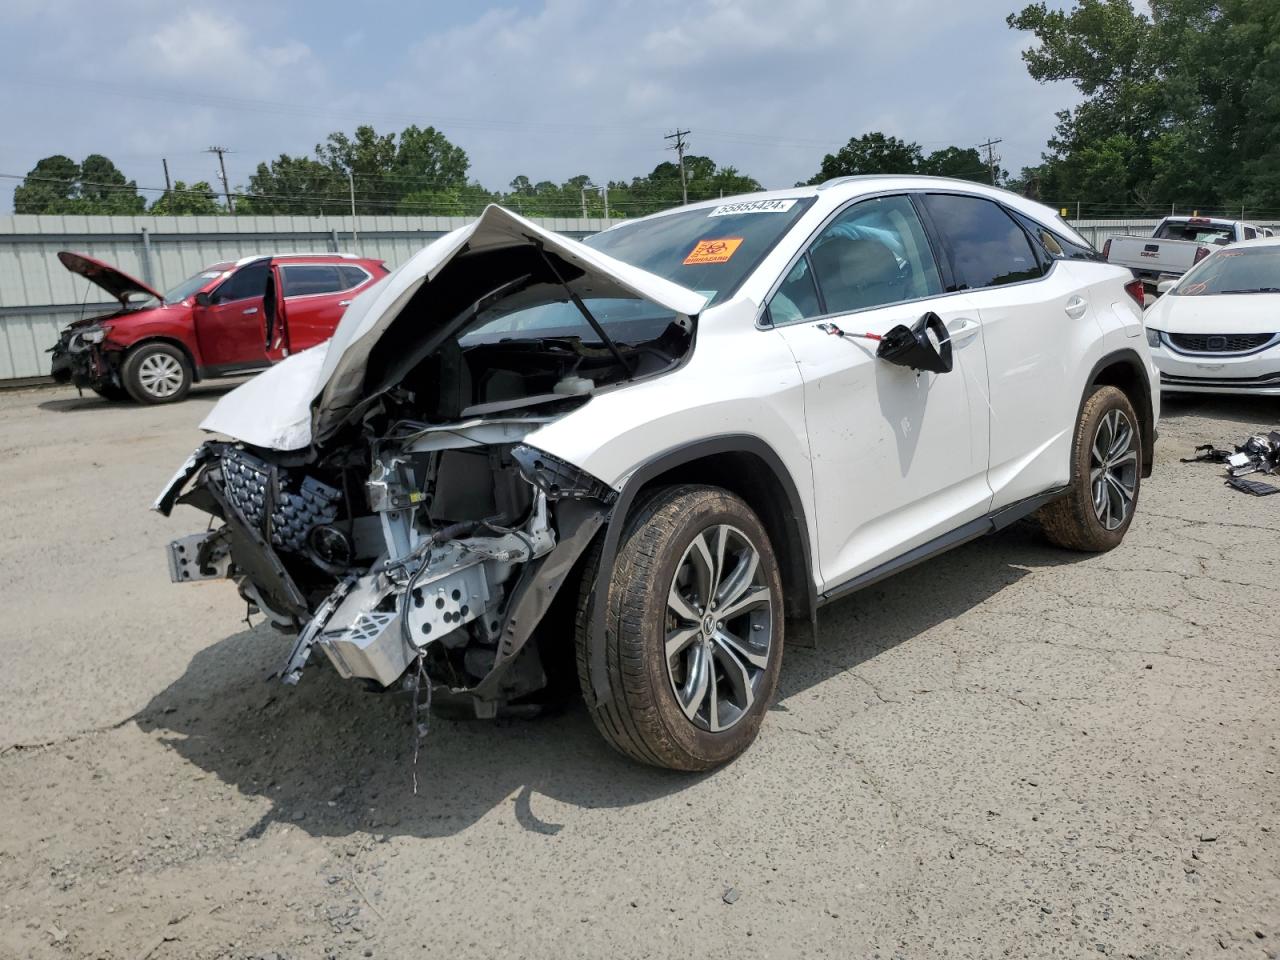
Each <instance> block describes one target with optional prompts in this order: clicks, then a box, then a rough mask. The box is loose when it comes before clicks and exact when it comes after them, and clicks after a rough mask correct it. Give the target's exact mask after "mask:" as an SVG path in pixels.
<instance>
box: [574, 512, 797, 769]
mask: <svg viewBox="0 0 1280 960" xmlns="http://www.w3.org/2000/svg"><path fill="white" fill-rule="evenodd" d="M596 549H597V554H596V556H595V557H594V558H593V559H594V560H595V561H597V563H594V564H592V565H591V566H589V568H588V570H587V572H586V574H585V575H584V577H583V583H582V595H581V602H580V604H579V615H578V624H577V653H578V677H579V681H580V683H581V684H582V689H583V694H584V696H585V697H586V700H587V702H588V704H591V703H593V701H594V697H593V695H592V692H591V682H590V676H589V653H588V651H589V647H590V643H589V640H590V636H589V633H590V620H591V611H592V605H593V604H594V603H604V604H606V607H605V636H604V643H605V652H606V664H607V669H608V675H609V687H610V690H611V693H612V697H611V699H610V700H609V702H607V703H604V704H600V705H597V706H594V707H592V708H591V714H592V719H593V720H594V721H595V724H596V727H597V729H599V731H600V733H601V734H602V735H603V736H604V738H605V739H606V740H608V741H609V743H610V744H611V745H613V746H614V747H615V748H616V749H618V750H619V751H621V752H622V753H624V754H626V755H627V756H629V757H632V758H634V759H636V760H640V761H642V762H644V763H649V764H652V765H654V766H659V767H667V768H669V769H673V770H707V769H710V768H711V767H715V766H719V765H720V764H723V763H726V762H728V761H729V760H732V759H733V758H734V757H736V756H738V754H740V753H742V751H744V750H745V749H746V748H747V747H748V746H749V745H750V744H751V742H752V741H753V740H754V739H755V737H756V733H757V731H758V730H759V729H760V723H761V721H762V720H763V718H764V714H765V711H766V710H767V709H768V706H769V702H770V701H771V699H772V698H773V693H774V690H775V688H776V686H777V682H778V671H779V669H780V666H781V663H782V644H783V636H782V633H783V622H784V619H785V616H784V610H783V596H782V580H781V576H780V574H779V572H778V564H777V560H776V559H775V557H774V553H773V547H772V545H771V544H770V542H769V537H768V534H767V533H766V532H765V530H764V527H763V525H762V524H761V523H760V520H759V518H757V517H756V515H755V513H753V512H752V510H751V508H750V507H748V506H747V505H746V503H744V502H743V501H742V500H741V499H739V498H738V497H736V496H734V495H733V494H731V493H729V492H728V491H726V490H722V489H718V488H714V487H704V486H680V487H672V488H668V489H665V490H662V491H660V492H658V493H657V494H656V495H655V496H653V497H652V498H650V499H648V500H646V501H645V502H644V504H643V505H642V506H641V507H640V508H639V509H638V510H637V511H636V513H635V514H633V515H632V517H630V518H629V519H628V521H627V528H626V531H625V532H624V534H623V537H622V542H621V543H620V545H619V549H618V554H617V558H616V560H615V563H614V566H613V569H612V570H600V569H598V560H599V553H598V550H599V548H598V547H597V548H596Z"/></svg>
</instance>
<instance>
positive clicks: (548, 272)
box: [156, 245, 692, 716]
mask: <svg viewBox="0 0 1280 960" xmlns="http://www.w3.org/2000/svg"><path fill="white" fill-rule="evenodd" d="M441 310H445V311H447V312H446V313H445V314H444V315H443V316H442V315H441V313H440V311H441ZM691 345H692V323H691V322H690V320H689V318H688V317H687V316H681V315H678V314H673V313H672V312H670V311H668V310H664V309H663V308H661V307H659V306H657V305H655V304H653V303H651V302H648V301H645V300H643V299H640V298H638V297H635V296H634V295H632V294H630V293H627V292H626V291H624V290H619V289H616V288H612V287H610V286H609V284H608V283H607V282H606V283H604V284H601V283H600V282H599V278H598V277H597V278H593V277H592V276H591V275H590V274H588V273H586V272H584V271H583V270H580V269H576V268H575V267H574V266H573V265H572V264H571V263H570V262H568V261H566V260H561V259H560V258H558V257H556V256H555V255H554V254H550V253H548V252H547V251H545V250H543V249H542V248H541V247H540V246H536V245H524V246H516V247H508V248H505V249H502V250H498V251H494V250H487V251H483V252H475V253H464V254H463V255H462V256H460V257H458V258H457V259H456V260H455V261H453V262H452V263H450V264H449V266H448V268H447V269H446V270H445V271H444V272H442V273H441V275H440V276H439V277H438V278H437V279H436V281H435V282H434V283H432V284H429V285H427V286H424V287H423V288H421V289H420V290H418V291H417V293H416V295H415V296H414V297H413V298H412V299H411V300H409V301H408V303H407V304H406V305H405V306H404V308H403V311H402V312H401V314H400V315H399V316H398V317H397V318H395V319H394V320H393V321H392V322H391V323H390V325H389V327H388V329H387V331H386V332H385V333H384V334H383V336H382V338H381V339H380V340H379V341H378V342H377V343H376V345H375V346H374V347H373V349H372V351H371V353H370V357H369V362H368V368H367V372H366V374H365V389H364V390H363V391H361V399H360V402H358V403H356V404H354V405H352V406H351V407H350V408H348V409H345V410H344V411H342V420H341V423H340V426H339V427H338V428H337V429H336V430H334V431H331V433H330V435H328V436H327V437H326V438H325V439H324V441H323V442H321V443H313V444H312V445H311V446H309V447H307V448H304V449H299V450H291V451H281V450H272V449H266V448H261V447H256V446H253V445H251V444H249V443H245V442H241V441H225V442H224V441H220V440H211V441H208V442H206V443H205V444H204V445H203V446H201V447H200V448H199V449H198V450H197V451H196V452H195V453H194V454H193V455H192V457H191V458H190V459H189V460H188V461H187V463H186V464H185V465H184V467H183V468H182V469H181V470H180V471H179V472H178V474H177V475H176V476H175V477H174V479H173V481H172V482H171V483H170V485H169V486H168V488H167V489H166V490H165V491H164V493H162V494H161V496H160V499H159V500H158V501H157V503H156V509H158V510H159V511H160V512H162V513H165V514H166V515H167V514H168V513H169V512H170V511H171V510H172V508H173V506H174V505H175V504H176V503H184V504H188V505H190V506H193V507H196V508H198V509H200V510H203V511H205V512H207V513H209V514H211V515H212V516H213V517H215V518H217V520H219V521H221V523H220V524H215V525H214V526H213V527H212V528H211V529H210V530H209V531H207V532H205V533H201V534H195V535H192V536H188V537H184V538H182V539H180V540H176V541H174V542H173V543H172V544H171V545H170V548H169V567H170V574H171V577H172V579H173V580H175V581H177V582H189V581H194V580H205V579H214V578H229V579H231V580H233V581H234V582H235V583H236V584H237V586H238V588H239V592H240V595H241V596H242V597H243V598H244V599H245V600H246V602H247V603H248V604H249V605H250V609H251V610H257V611H260V612H261V613H262V614H263V615H265V616H266V617H267V618H268V619H269V620H270V622H271V623H272V625H273V626H275V627H277V628H279V629H280V630H282V631H285V632H289V633H294V634H296V641H295V642H294V645H293V649H292V650H291V652H290V654H289V656H288V659H287V661H286V663H285V665H284V666H283V668H282V673H281V675H282V678H283V679H284V681H285V682H287V683H296V682H298V679H299V677H300V676H301V673H302V671H303V668H304V667H305V666H306V664H307V663H308V661H309V660H311V659H312V658H313V657H314V656H315V655H316V651H317V649H318V650H319V651H321V652H323V654H324V655H325V656H326V657H327V658H328V660H329V661H330V662H331V663H332V665H333V666H334V668H335V669H336V670H337V671H338V673H339V674H340V675H341V676H343V677H347V678H358V679H361V680H364V681H366V682H367V683H368V685H369V686H370V687H372V688H374V689H386V688H391V687H394V686H396V685H397V684H398V682H400V681H401V680H402V678H404V679H405V682H409V681H411V680H413V678H415V677H420V676H421V675H422V673H423V672H425V674H426V675H427V676H428V677H429V678H430V680H431V682H432V683H433V684H435V685H439V686H442V687H447V688H448V690H450V691H453V692H454V693H455V694H458V695H462V696H464V697H467V698H470V700H471V702H472V704H473V705H474V708H475V712H476V715H477V716H493V715H495V713H496V712H497V711H498V709H499V708H500V707H502V706H504V705H511V704H513V703H516V704H518V703H520V702H521V701H522V700H523V699H524V698H527V697H529V696H530V695H531V694H533V693H535V692H537V691H539V690H540V689H542V688H543V687H545V686H546V685H547V674H546V671H545V670H544V663H543V662H542V658H541V656H540V654H539V645H538V644H536V643H530V642H529V641H530V639H531V638H532V637H534V636H535V633H536V631H537V630H538V628H539V625H540V624H541V623H542V622H543V619H544V615H545V614H546V613H547V611H548V609H549V608H550V607H551V604H552V602H553V600H554V599H555V597H556V595H557V593H558V592H559V589H560V587H561V586H562V585H563V584H564V582H565V580H566V579H567V578H568V576H569V574H570V572H571V571H572V570H573V569H574V566H575V564H576V563H577V562H578V560H579V558H580V557H581V556H582V554H583V552H584V550H585V548H586V547H587V546H588V544H589V543H590V542H591V540H592V538H593V536H594V535H595V534H596V532H597V531H598V530H599V529H600V527H601V525H602V524H603V523H604V522H605V521H606V519H607V518H608V516H609V513H610V509H611V505H612V503H613V501H614V499H615V496H616V492H615V491H614V490H613V489H612V488H611V487H609V486H608V485H607V484H605V483H603V482H601V481H599V480H597V479H595V478H594V477H591V476H590V475H588V474H586V473H585V472H583V471H582V470H580V469H578V468H576V467H574V466H572V465H570V464H568V463H565V462H562V461H559V460H557V459H556V458H554V457H551V456H550V455H548V454H546V453H545V452H543V451H540V450H538V449H537V448H536V447H534V446H532V445H530V444H528V443H525V442H524V440H525V438H526V437H527V436H528V435H529V434H531V433H533V432H534V431H536V430H537V429H539V428H540V427H543V426H545V425H546V424H548V423H550V422H552V421H554V420H557V419H559V418H560V417H563V416H564V415H566V414H567V413H569V412H571V411H572V410H574V409H576V408H578V407H579V406H581V405H582V404H584V403H589V402H590V399H591V396H592V395H593V394H594V393H595V392H597V391H599V390H601V389H609V388H610V387H612V386H615V385H618V384H621V383H624V382H626V381H630V380H633V379H636V378H641V377H647V376H652V375H655V374H659V373H662V372H664V371H666V370H669V369H672V368H673V367H674V366H675V365H676V364H678V363H679V362H680V361H681V360H682V359H683V357H684V356H685V354H686V352H687V351H688V349H689V348H690V347H691ZM317 349H320V348H317ZM565 639H566V638H563V637H561V638H560V640H561V641H564V640H565ZM569 643H570V645H571V640H570V641H569ZM413 682H416V681H413Z"/></svg>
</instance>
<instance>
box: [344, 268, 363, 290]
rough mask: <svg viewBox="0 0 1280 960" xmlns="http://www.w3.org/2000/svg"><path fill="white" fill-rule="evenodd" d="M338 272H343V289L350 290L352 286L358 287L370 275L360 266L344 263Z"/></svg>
mask: <svg viewBox="0 0 1280 960" xmlns="http://www.w3.org/2000/svg"><path fill="white" fill-rule="evenodd" d="M338 273H340V274H342V284H343V286H342V289H343V290H350V289H351V288H352V287H358V286H360V284H362V283H364V282H365V281H366V280H368V279H369V275H368V274H367V273H365V272H364V271H363V270H361V269H360V268H359V267H352V266H347V265H345V264H344V265H343V266H341V267H339V268H338Z"/></svg>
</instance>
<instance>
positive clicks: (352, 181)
mask: <svg viewBox="0 0 1280 960" xmlns="http://www.w3.org/2000/svg"><path fill="white" fill-rule="evenodd" d="M347 187H348V188H349V189H350V190H351V245H352V246H353V247H354V246H355V245H356V244H357V243H359V242H360V235H359V234H358V233H356V178H355V177H354V176H352V174H351V168H350V167H348V168H347Z"/></svg>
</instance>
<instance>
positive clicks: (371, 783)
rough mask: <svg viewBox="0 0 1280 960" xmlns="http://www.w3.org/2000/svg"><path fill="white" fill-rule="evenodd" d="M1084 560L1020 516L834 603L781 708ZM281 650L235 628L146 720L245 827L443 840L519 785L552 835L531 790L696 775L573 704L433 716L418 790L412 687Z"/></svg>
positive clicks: (282, 645) (785, 689)
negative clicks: (292, 675)
mask: <svg viewBox="0 0 1280 960" xmlns="http://www.w3.org/2000/svg"><path fill="white" fill-rule="evenodd" d="M1075 558H1076V555H1072V554H1068V553H1064V552H1063V551H1060V550H1056V549H1054V548H1052V547H1050V546H1049V545H1048V544H1047V543H1045V542H1044V540H1043V539H1042V538H1041V537H1040V535H1039V531H1038V530H1037V529H1036V528H1035V527H1033V526H1031V525H1030V524H1019V525H1016V526H1014V527H1012V528H1010V529H1009V530H1006V531H1004V532H1003V533H1001V534H998V535H996V536H994V537H988V538H986V539H984V540H980V541H977V542H975V543H972V544H969V545H967V546H965V547H962V548H960V549H958V550H956V551H953V552H952V553H950V554H948V555H947V556H944V557H940V558H938V559H936V560H933V561H931V562H929V563H925V564H922V565H920V566H918V567H915V568H913V569H912V570H909V571H907V572H905V573H903V574H900V575H899V576H897V577H895V578H893V579H892V580H889V581H886V582H885V583H884V584H882V585H878V586H875V587H872V588H869V589H868V590H865V591H863V592H862V593H860V594H858V595H856V596H854V597H852V598H850V599H848V600H845V601H842V602H841V603H838V604H835V605H832V606H831V607H828V608H826V609H824V611H823V614H822V616H821V618H820V621H819V632H818V646H817V649H816V650H812V649H804V648H794V649H789V650H788V651H787V656H786V661H785V662H784V664H783V670H782V680H781V684H780V687H779V692H778V698H779V701H780V702H781V703H783V704H785V701H786V700H787V698H789V697H792V696H795V695H796V694H797V693H800V692H801V691H804V690H806V689H808V688H810V687H812V686H814V685H816V684H819V683H822V682H823V681H824V680H827V679H829V678H830V677H832V676H834V675H835V674H838V673H840V672H843V671H845V670H849V669H852V668H855V667H857V666H858V665H859V664H861V663H863V662H864V661H867V660H869V659H871V658H873V657H875V656H876V655H878V654H879V653H882V652H883V651H885V650H888V649H891V648H893V647H895V646H897V645H898V644H900V643H906V642H910V641H911V639H912V638H913V637H915V636H917V635H918V634H920V633H922V632H924V631H926V630H928V629H930V628H931V627H933V626H935V625H937V624H939V623H941V622H943V621H945V620H948V619H950V618H953V617H956V616H958V615H960V614H963V613H965V612H966V611H968V610H970V609H971V608H973V607H974V606H976V605H977V604H979V603H981V602H982V601H984V600H986V599H987V598H989V597H991V596H993V595H995V594H997V593H999V592H1000V591H1001V590H1003V589H1004V588H1005V587H1006V586H1008V585H1010V584H1012V583H1015V582H1016V581H1018V580H1019V579H1020V578H1022V577H1023V576H1025V575H1026V573H1027V572H1028V569H1029V568H1034V567H1039V566H1045V565H1053V564H1062V563H1070V562H1072V561H1073V559H1075ZM288 646H289V641H288V639H287V638H283V637H280V636H279V635H277V634H275V633H273V632H272V631H271V630H269V629H267V628H265V627H255V628H254V629H251V630H245V631H242V632H240V633H237V634H235V635H233V636H230V637H228V638H227V639H225V640H222V641H220V642H218V643H216V644H214V645H213V646H211V647H209V648H207V649H205V650H203V651H201V652H200V653H199V654H197V655H196V656H195V657H194V658H193V659H192V661H191V664H190V665H189V667H188V668H187V670H186V672H185V673H184V674H183V675H182V676H181V677H180V678H179V679H178V680H177V681H175V682H174V683H173V684H172V685H171V686H169V687H168V688H167V689H165V690H164V691H163V692H161V693H160V694H158V695H157V696H156V697H155V698H154V699H153V700H152V701H151V702H150V703H149V704H148V705H147V707H146V708H144V710H143V711H142V712H141V713H140V714H139V715H138V717H137V722H138V724H139V726H141V728H142V729H143V730H146V731H156V732H158V733H159V734H160V735H161V736H162V737H163V739H164V741H165V742H166V743H167V745H168V746H170V747H171V748H172V749H174V750H175V751H177V752H178V753H179V754H180V755H181V756H182V757H184V758H185V759H186V760H188V761H190V762H191V763H192V764H194V765H195V766H197V767H199V768H201V769H203V770H205V771H208V772H209V773H211V774H213V775H215V776H217V777H218V778H220V779H221V780H222V781H224V782H226V783H228V784H230V785H232V786H234V787H235V788H236V789H238V790H239V791H241V792H242V793H244V794H246V795H253V796H262V797H267V798H269V799H270V800H271V802H272V806H271V810H270V811H269V812H268V813H267V814H266V815H265V816H264V817H263V819H262V820H261V821H260V822H259V823H258V824H257V825H255V827H254V828H253V829H252V830H251V831H249V832H250V834H257V833H260V832H261V831H262V830H264V829H265V828H266V827H267V826H268V825H269V824H270V823H272V822H274V821H280V822H293V823H295V824H296V825H297V826H298V827H300V828H301V829H303V830H306V831H308V832H310V833H312V834H314V835H320V836H345V835H347V834H350V833H352V832H355V831H363V830H372V831H374V832H376V833H383V834H409V835H413V836H445V835H451V834H454V833H457V832H459V831H461V830H463V829H465V828H466V827H467V826H469V825H470V824H472V823H474V822H475V821H477V820H478V819H480V818H481V817H483V816H485V815H486V814H487V813H488V812H490V811H491V810H493V809H494V808H496V807H498V806H500V805H502V804H503V803H504V802H506V800H507V798H508V797H510V796H511V795H512V794H513V793H515V794H517V796H516V800H515V816H516V819H517V821H518V822H519V823H520V824H521V825H522V826H524V827H525V828H526V829H529V830H533V831H537V832H542V833H555V832H556V831H557V830H559V825H558V824H555V823H547V822H543V821H540V820H539V819H538V818H537V817H536V816H535V815H534V813H533V811H532V809H531V805H530V798H531V797H532V795H533V794H534V793H536V794H540V795H544V796H548V797H551V798H554V799H555V800H557V801H559V802H561V803H566V804H571V805H573V806H577V807H585V808H599V807H606V808H609V807H625V806H628V805H631V804H636V803H643V802H645V801H648V800H652V799H654V798H657V797H661V796H664V795H668V794H672V793H676V792H679V791H681V790H683V789H685V788H686V787H689V786H690V785H692V784H694V783H697V782H698V780H699V778H698V777H691V776H689V775H686V774H677V773H672V772H670V771H664V770H657V769H653V768H649V767H645V766H642V765H640V764H637V763H633V762H631V761H629V760H626V759H624V758H623V757H621V756H619V755H618V754H615V753H614V752H613V751H612V750H611V749H610V748H609V747H608V746H607V745H606V744H605V743H604V741H603V740H602V739H601V738H600V737H599V735H598V734H597V733H596V731H595V728H594V726H593V725H592V722H591V720H590V717H589V716H588V714H587V712H586V709H585V707H584V706H583V705H582V703H581V701H575V702H574V703H572V704H570V705H568V706H567V707H566V708H565V709H564V710H563V711H561V712H559V713H556V714H554V715H550V716H544V717H542V718H539V719H537V720H533V721H512V722H498V723H482V722H459V721H449V720H441V719H433V720H432V729H431V730H430V732H429V733H428V735H427V737H426V738H425V740H424V742H423V746H422V750H421V755H420V757H419V760H418V765H417V768H416V772H417V779H418V784H419V790H418V795H417V796H414V795H413V794H412V789H411V777H412V774H413V771H414V768H413V766H412V756H413V751H412V741H411V733H410V726H409V713H410V703H409V702H408V698H407V695H405V694H400V693H395V694H371V693H366V692H363V691H362V690H361V689H360V688H359V687H358V686H356V685H355V684H353V683H350V682H346V681H343V680H341V679H340V678H339V677H338V676H337V675H336V674H335V673H334V672H333V671H332V670H331V669H329V668H328V666H327V664H323V665H321V666H319V667H317V666H316V665H314V664H313V665H312V666H311V667H309V668H308V671H307V673H306V675H304V677H303V680H302V682H301V684H299V686H297V687H284V686H282V685H280V684H279V683H278V681H276V680H274V679H270V678H269V675H270V674H272V673H273V671H274V670H275V669H276V668H278V667H279V665H280V663H281V661H282V660H283V659H284V657H285V656H286V654H287V652H288ZM264 678H265V679H264ZM766 722H768V721H767V720H766Z"/></svg>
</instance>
